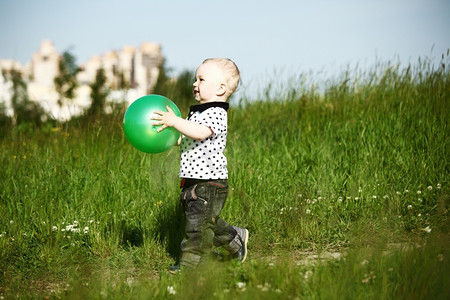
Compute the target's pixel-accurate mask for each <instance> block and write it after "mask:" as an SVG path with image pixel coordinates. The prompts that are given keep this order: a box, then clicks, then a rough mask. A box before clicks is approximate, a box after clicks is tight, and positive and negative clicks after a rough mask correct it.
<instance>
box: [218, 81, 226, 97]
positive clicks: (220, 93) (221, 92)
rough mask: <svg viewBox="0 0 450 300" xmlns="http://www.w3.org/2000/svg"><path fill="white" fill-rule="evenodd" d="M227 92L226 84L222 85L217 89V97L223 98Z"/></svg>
mask: <svg viewBox="0 0 450 300" xmlns="http://www.w3.org/2000/svg"><path fill="white" fill-rule="evenodd" d="M226 92H227V86H226V85H225V84H224V83H221V84H220V86H219V88H218V89H217V92H216V95H217V96H223V95H225V94H226Z"/></svg>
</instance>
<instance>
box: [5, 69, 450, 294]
mask: <svg viewBox="0 0 450 300" xmlns="http://www.w3.org/2000/svg"><path fill="white" fill-rule="evenodd" d="M295 84H296V83H295V82H292V81H291V82H290V83H289V85H287V86H285V87H282V88H281V89H280V90H279V91H278V90H276V91H271V90H270V88H269V89H268V90H267V93H266V96H265V97H263V98H261V99H253V101H249V102H245V101H244V102H240V103H238V104H236V105H234V106H233V107H232V108H231V109H230V111H229V137H228V145H227V150H226V155H227V157H228V162H229V171H230V186H231V188H232V189H231V190H230V195H229V198H228V200H227V204H226V207H225V209H224V210H223V217H224V218H225V219H226V220H228V221H229V222H230V223H232V224H236V225H239V226H245V227H247V228H249V231H250V234H251V240H250V245H249V247H250V256H249V262H248V263H247V262H246V263H245V264H244V265H239V264H236V263H234V262H212V263H211V266H209V268H210V270H207V273H206V274H208V276H205V275H204V274H205V273H204V272H203V271H204V270H198V271H197V272H194V273H193V274H182V275H181V276H175V277H173V276H170V275H168V274H167V272H166V269H167V267H168V266H169V265H170V264H172V263H174V262H175V261H176V259H177V257H178V255H179V242H180V240H181V238H182V234H183V230H182V227H183V222H182V219H183V216H182V212H181V210H180V207H179V203H178V193H179V189H178V187H177V180H178V179H177V173H178V163H179V160H178V155H179V152H178V151H179V150H178V149H176V148H173V149H171V150H169V151H167V152H165V153H161V154H156V155H148V154H144V153H140V152H139V151H137V150H135V149H134V148H132V146H131V145H129V144H128V142H127V141H126V139H125V138H124V136H123V133H122V127H121V119H120V117H119V118H113V117H112V118H110V119H108V118H103V119H99V120H96V121H95V122H90V123H84V122H80V121H78V122H77V121H74V122H70V123H67V124H61V125H60V126H57V127H52V126H49V127H42V128H40V129H33V128H28V127H16V128H13V129H11V130H8V131H6V130H4V131H3V132H2V135H1V136H2V137H3V138H2V140H1V141H0V159H1V162H2V163H1V169H0V178H1V179H2V180H1V181H0V214H1V215H2V218H0V234H1V237H0V296H2V297H14V296H19V297H21V296H22V297H31V298H33V297H36V298H41V297H42V296H48V295H49V296H55V297H64V298H87V297H91V298H145V299H147V298H149V297H150V298H151V297H157V298H186V297H188V298H199V299H200V298H210V297H212V296H213V297H215V298H218V299H225V298H227V299H228V298H229V297H233V298H249V297H254V296H256V297H258V298H268V299H270V298H275V297H282V298H296V297H300V298H307V299H330V298H336V297H337V295H342V298H346V299H349V298H350V299H352V298H363V297H368V298H372V299H377V298H380V299H399V298H400V299H401V298H403V299H411V298H413V299H414V298H417V299H425V298H433V299H435V298H436V299H438V298H444V297H445V296H446V295H448V293H449V289H448V287H446V285H445V284H444V283H445V278H448V276H449V275H450V274H449V271H448V270H449V265H448V259H449V250H448V249H449V243H448V233H449V227H448V205H449V203H448V194H449V192H448V174H449V171H448V170H449V162H448V157H449V140H448V132H449V131H448V125H447V123H448V121H447V120H448V119H449V109H448V108H449V94H450V84H449V73H448V64H445V63H444V65H443V66H442V67H439V68H434V67H432V66H430V64H428V63H426V62H421V61H420V62H419V63H418V64H417V65H416V66H409V67H406V68H401V67H399V66H396V65H391V64H386V65H383V64H380V65H378V66H376V67H375V68H374V70H371V71H367V72H365V73H364V72H360V71H355V72H347V73H344V74H343V75H342V76H341V77H339V78H335V79H330V80H329V81H328V82H327V83H326V84H325V85H324V86H323V87H321V88H320V89H319V88H317V87H316V86H314V85H312V86H305V85H304V84H303V83H302V82H301V81H299V82H298V86H296V85H295ZM277 94H279V95H280V96H279V97H277V96H276V95H277ZM269 95H270V96H269ZM174 100H175V102H176V99H174ZM120 115H121V114H119V116H120ZM330 251H336V252H339V253H341V256H340V257H341V259H340V260H331V261H329V260H325V261H322V260H320V259H319V260H317V261H316V263H314V264H306V263H305V255H306V254H305V253H315V254H318V255H319V257H320V256H321V255H324V253H327V252H330ZM193 278H194V279H195V280H194V282H193ZM338 298H341V297H338Z"/></svg>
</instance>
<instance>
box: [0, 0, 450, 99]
mask: <svg viewBox="0 0 450 300" xmlns="http://www.w3.org/2000/svg"><path fill="white" fill-rule="evenodd" d="M43 39H50V40H51V41H52V42H53V44H54V45H55V47H56V48H57V50H58V51H60V52H63V51H65V50H70V51H71V53H72V54H73V55H74V56H75V57H76V59H77V62H78V63H79V64H81V63H83V62H86V61H87V60H88V59H89V58H90V57H91V56H92V55H100V54H103V53H105V52H107V51H110V50H121V49H122V47H123V46H124V45H133V46H136V47H138V46H140V44H141V43H142V42H146V41H149V42H156V43H160V44H161V45H162V51H163V55H164V56H165V58H166V66H167V67H169V68H171V69H172V74H173V75H174V76H176V74H178V73H179V72H181V71H183V70H186V69H187V70H192V71H194V70H195V69H196V67H197V66H198V65H199V64H200V63H201V62H202V61H203V60H204V59H205V58H208V57H228V58H231V59H232V60H234V61H235V62H236V64H237V65H238V67H239V68H240V70H241V75H242V80H243V88H244V89H245V88H247V89H248V90H251V89H252V88H253V89H254V88H255V87H256V88H257V89H258V88H259V87H261V86H264V85H265V84H266V83H267V82H270V81H273V80H276V79H277V77H278V76H280V77H282V76H288V77H289V76H291V75H296V74H301V73H308V72H309V73H311V72H312V73H322V74H336V73H339V72H340V71H342V70H343V69H346V68H348V67H353V66H358V67H361V68H364V66H367V67H368V68H370V67H371V66H373V65H374V64H375V63H376V62H379V61H383V62H386V61H399V62H401V63H403V64H409V63H415V62H417V60H418V58H419V57H421V58H429V59H431V60H432V61H435V62H438V61H439V60H440V57H441V55H442V54H443V53H446V52H447V49H448V48H450V1H449V0H309V1H304V0H276V1H275V0H226V1H219V0H217V1H215V0H184V1H183V0H164V1H162V0H125V1H116V0H76V1H75V0H66V1H64V0H39V1H36V0H0V59H15V60H18V61H20V62H22V63H24V64H25V63H27V62H29V61H30V60H31V57H32V55H33V53H35V52H37V51H38V50H39V45H40V43H41V41H42V40H43ZM280 74H282V75H280ZM286 74H287V75H286Z"/></svg>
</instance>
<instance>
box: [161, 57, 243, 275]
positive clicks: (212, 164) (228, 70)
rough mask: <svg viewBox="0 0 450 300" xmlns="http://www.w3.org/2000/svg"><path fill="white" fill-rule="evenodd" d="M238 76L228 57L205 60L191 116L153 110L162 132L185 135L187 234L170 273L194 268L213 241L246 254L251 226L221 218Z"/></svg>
mask: <svg viewBox="0 0 450 300" xmlns="http://www.w3.org/2000/svg"><path fill="white" fill-rule="evenodd" d="M239 81H240V73H239V69H238V68H237V66H236V64H235V63H234V62H233V61H231V60H230V59H226V58H210V59H206V60H205V61H203V63H202V64H201V65H200V66H199V67H198V68H197V71H196V73H195V82H194V84H193V93H194V97H195V100H196V101H197V102H198V103H199V104H198V105H193V106H191V109H190V112H189V115H188V118H187V119H186V120H185V119H182V118H180V117H177V116H176V115H175V114H174V113H173V111H172V110H171V109H170V108H169V107H167V112H163V111H155V116H154V117H153V118H152V119H153V120H157V121H156V122H154V123H153V124H154V125H162V126H161V128H160V129H159V131H161V130H164V129H165V128H167V127H173V128H175V129H176V130H178V131H179V132H180V133H181V134H182V139H181V163H180V178H181V187H182V191H181V197H180V198H181V203H182V206H183V210H184V215H185V218H186V233H185V237H184V239H183V241H182V242H181V253H182V255H181V259H180V264H179V265H176V266H172V267H171V268H170V271H171V272H173V273H174V272H177V271H179V270H180V269H183V268H195V267H197V266H198V265H199V264H200V263H203V262H204V261H205V260H206V259H207V257H208V255H209V253H210V251H211V249H212V246H213V245H214V246H216V247H219V246H223V247H224V248H225V249H227V250H228V251H229V252H230V254H231V255H232V256H233V257H234V258H235V259H237V260H239V261H241V262H244V260H245V258H246V256H247V242H248V236H249V234H248V230H247V229H244V228H240V227H236V226H231V225H229V224H228V223H227V222H225V221H224V220H223V219H221V218H220V217H219V214H220V211H221V210H222V208H223V206H224V204H225V200H226V197H227V193H228V180H227V179H228V171H227V159H226V157H225V156H224V154H223V150H224V149H225V144H226V139H227V110H228V107H229V104H228V103H227V102H226V101H227V100H228V98H229V97H230V96H231V95H232V94H233V93H234V91H235V90H236V88H237V86H238V84H239Z"/></svg>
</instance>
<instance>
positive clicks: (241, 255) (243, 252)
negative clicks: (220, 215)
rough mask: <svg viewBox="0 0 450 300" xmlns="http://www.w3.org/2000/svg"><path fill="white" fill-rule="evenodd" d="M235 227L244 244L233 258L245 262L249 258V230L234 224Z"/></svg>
mask: <svg viewBox="0 0 450 300" xmlns="http://www.w3.org/2000/svg"><path fill="white" fill-rule="evenodd" d="M233 228H234V229H235V230H236V232H237V235H238V237H239V239H240V240H241V244H242V246H241V248H240V249H239V250H238V252H236V253H234V254H233V258H234V259H236V260H238V261H240V262H241V263H243V262H244V261H245V259H246V258H247V243H248V230H247V229H245V228H240V227H237V226H233Z"/></svg>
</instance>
